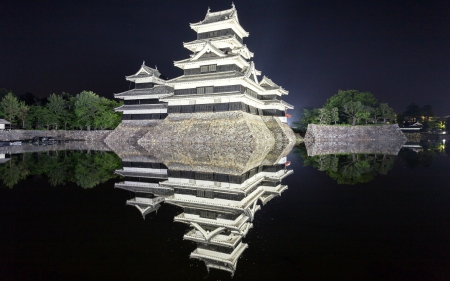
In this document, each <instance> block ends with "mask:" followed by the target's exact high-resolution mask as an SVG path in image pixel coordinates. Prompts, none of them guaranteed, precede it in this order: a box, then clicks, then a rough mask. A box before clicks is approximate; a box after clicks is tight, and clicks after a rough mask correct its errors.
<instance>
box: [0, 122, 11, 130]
mask: <svg viewBox="0 0 450 281" xmlns="http://www.w3.org/2000/svg"><path fill="white" fill-rule="evenodd" d="M10 128H11V123H10V122H8V121H6V120H5V119H0V130H5V129H10Z"/></svg>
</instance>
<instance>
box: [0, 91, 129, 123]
mask: <svg viewBox="0 0 450 281" xmlns="http://www.w3.org/2000/svg"><path fill="white" fill-rule="evenodd" d="M5 99H6V97H5ZM5 99H3V100H5ZM3 100H2V102H3ZM15 101H17V99H16V100H14V98H12V99H11V98H10V97H8V99H7V100H5V101H4V103H5V104H7V107H6V106H5V108H8V109H11V108H12V109H13V110H12V111H11V110H9V111H11V112H13V113H14V117H15V118H17V119H19V120H20V121H21V123H22V127H24V128H27V129H44V128H45V129H47V130H50V129H56V130H58V129H61V128H63V129H64V130H66V129H75V128H80V129H83V128H84V127H86V128H87V129H88V130H90V129H91V127H94V128H95V129H114V128H115V127H117V126H118V125H119V124H120V122H121V113H117V112H114V108H116V107H119V106H120V105H121V103H120V102H116V101H114V100H110V99H107V98H104V97H99V96H98V95H97V94H95V93H93V92H89V91H83V92H81V93H79V94H78V95H77V96H75V97H74V96H72V95H70V94H68V93H64V92H62V94H61V95H57V94H51V95H50V96H49V97H48V98H47V102H46V103H45V106H43V105H39V104H37V103H35V104H34V105H31V106H27V105H26V103H25V102H23V101H20V102H19V101H17V103H15ZM3 108H4V106H0V111H4V110H3ZM1 114H2V113H1V112H0V116H1ZM5 114H6V113H5ZM5 114H4V115H5ZM11 121H15V119H13V120H11Z"/></svg>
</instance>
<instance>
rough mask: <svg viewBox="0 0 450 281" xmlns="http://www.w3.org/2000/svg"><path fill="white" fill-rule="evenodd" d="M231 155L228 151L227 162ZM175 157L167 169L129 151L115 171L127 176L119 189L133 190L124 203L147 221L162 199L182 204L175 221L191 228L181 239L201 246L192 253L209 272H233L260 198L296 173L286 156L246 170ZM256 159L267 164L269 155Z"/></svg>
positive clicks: (281, 188) (279, 188)
mask: <svg viewBox="0 0 450 281" xmlns="http://www.w3.org/2000/svg"><path fill="white" fill-rule="evenodd" d="M232 156H233V155H230V154H228V155H227V158H228V160H230V159H231V158H233V157H232ZM234 156H235V159H233V160H234V161H231V162H233V163H236V161H237V162H239V163H241V164H242V163H244V162H245V163H248V160H245V159H243V158H242V155H238V154H234ZM182 157H184V158H189V159H192V158H193V157H192V155H180V158H182ZM270 157H271V158H273V155H271V156H270ZM173 158H174V156H172V157H171V159H172V161H170V163H171V166H170V165H169V164H167V163H166V164H167V165H168V166H169V167H167V166H166V164H163V163H159V162H158V160H157V159H154V158H152V157H145V155H133V156H130V155H129V154H128V155H127V156H124V159H125V160H128V161H123V169H121V170H117V171H116V173H117V174H119V175H122V176H124V177H125V179H124V181H122V182H119V183H116V185H115V187H116V188H121V189H125V190H128V191H132V192H134V193H135V197H134V198H133V199H131V200H128V201H127V202H126V204H127V205H132V206H134V207H136V208H137V209H138V210H139V212H140V213H141V214H142V216H143V217H144V219H145V216H146V215H147V214H149V213H151V212H154V211H155V212H156V211H157V210H158V208H160V206H161V204H162V203H163V202H166V203H169V204H172V205H175V206H178V207H180V208H182V209H183V213H181V214H179V215H177V216H176V217H175V218H174V220H175V221H176V222H181V223H185V224H187V225H189V226H190V227H191V228H190V229H189V230H188V231H187V233H186V234H185V235H184V237H183V238H184V239H185V240H190V241H193V242H195V243H196V244H197V248H196V249H195V250H194V251H193V252H192V253H191V255H190V257H191V258H195V259H199V260H201V261H203V262H204V263H205V265H206V267H207V269H208V271H209V269H211V268H215V269H220V270H225V271H228V272H230V273H231V274H232V275H233V274H234V272H235V270H236V267H237V262H238V259H239V257H240V256H241V255H242V253H243V252H244V250H245V249H246V248H247V247H248V245H247V244H245V243H244V242H243V241H242V239H243V238H244V237H245V236H246V234H247V233H248V231H249V230H250V229H251V228H252V226H253V224H252V222H253V219H254V217H255V213H256V212H257V211H258V210H260V208H261V206H260V205H258V202H261V203H262V204H263V205H265V204H266V203H267V202H269V201H270V200H271V199H272V198H274V197H276V196H279V195H281V193H282V192H283V191H284V190H286V189H287V186H286V185H283V184H282V183H281V180H282V179H283V178H284V177H286V176H287V175H290V174H291V173H292V170H287V169H286V157H276V158H277V160H278V162H276V163H272V165H258V166H256V167H252V168H250V169H248V170H240V168H242V167H247V165H238V166H239V167H232V165H231V166H230V164H229V163H230V161H229V162H226V163H224V164H223V165H220V164H219V163H214V164H215V165H214V166H210V167H207V164H206V162H205V161H200V162H201V163H198V162H196V163H197V165H195V164H194V165H186V164H181V163H179V162H178V163H173ZM250 158H251V159H253V158H254V157H253V156H252V157H250ZM250 158H249V159H250ZM130 160H134V161H130ZM253 160H254V159H253ZM252 162H254V161H252ZM256 162H261V163H266V162H267V158H266V159H264V157H263V159H259V161H256ZM191 163H192V162H191ZM230 171H233V173H232V172H230Z"/></svg>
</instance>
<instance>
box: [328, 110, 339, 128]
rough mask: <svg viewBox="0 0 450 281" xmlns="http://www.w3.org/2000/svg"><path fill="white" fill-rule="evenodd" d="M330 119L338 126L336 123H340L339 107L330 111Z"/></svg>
mask: <svg viewBox="0 0 450 281" xmlns="http://www.w3.org/2000/svg"><path fill="white" fill-rule="evenodd" d="M330 117H331V122H334V124H335V125H336V122H337V121H339V109H338V108H337V107H333V108H332V109H331V111H330Z"/></svg>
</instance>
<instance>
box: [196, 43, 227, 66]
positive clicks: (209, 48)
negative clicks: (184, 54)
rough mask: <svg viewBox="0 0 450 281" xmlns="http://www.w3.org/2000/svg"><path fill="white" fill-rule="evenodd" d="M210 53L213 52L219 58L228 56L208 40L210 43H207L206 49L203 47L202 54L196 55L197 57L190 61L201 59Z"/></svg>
mask: <svg viewBox="0 0 450 281" xmlns="http://www.w3.org/2000/svg"><path fill="white" fill-rule="evenodd" d="M209 52H212V53H214V54H216V55H217V56H218V57H221V58H223V57H226V56H227V55H225V54H224V53H223V52H222V51H221V50H219V49H217V48H216V47H214V46H213V45H212V44H211V43H210V41H209V40H208V41H207V42H206V44H205V47H203V49H202V50H201V51H200V52H198V53H197V54H195V55H194V56H193V57H192V58H191V59H190V61H193V60H197V59H199V58H200V57H201V56H203V54H205V53H209Z"/></svg>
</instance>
